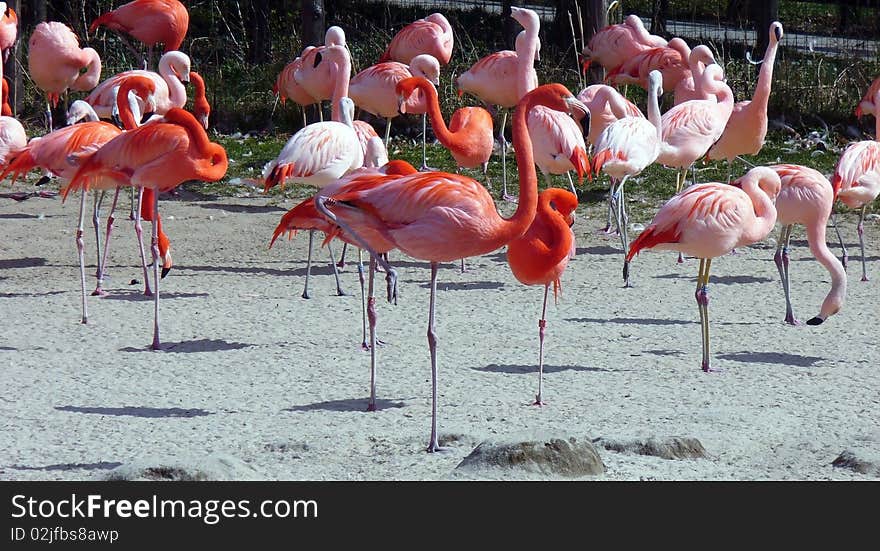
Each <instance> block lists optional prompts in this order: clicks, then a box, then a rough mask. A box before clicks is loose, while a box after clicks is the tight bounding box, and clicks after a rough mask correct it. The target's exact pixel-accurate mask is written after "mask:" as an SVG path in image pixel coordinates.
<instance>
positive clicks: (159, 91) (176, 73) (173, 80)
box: [86, 50, 201, 119]
mask: <svg viewBox="0 0 880 551" xmlns="http://www.w3.org/2000/svg"><path fill="white" fill-rule="evenodd" d="M190 67H191V62H190V58H189V56H188V55H186V54H185V53H183V52H178V51H176V50H174V51H171V52H167V53H165V54H163V55H162V57H161V58H160V59H159V72H158V73H156V72H153V71H144V70H141V69H136V70H133V71H123V72H121V73H118V74H116V75H113V76H112V77H110V78H108V79H106V80H105V81H103V82H102V83H101V84H99V85H98V86H97V87H96V88H95V89H94V90H92V91H91V93H90V94H89V95H88V96H87V97H86V101H87V102H89V104H91V106H92V107H93V108H94V109H95V112H96V113H98V116H99V117H100V118H102V119H110V118H112V117H113V114H114V113H113V110H114V109H113V108H114V107H115V106H116V92H117V90H118V89H119V86H120V85H121V84H122V83H123V82H124V81H125V80H126V79H128V78H131V77H133V76H141V77H147V78H150V79H152V80H153V82H154V83H155V86H156V94H155V98H154V102H155V108H154V109H155V112H156V113H157V114H159V115H164V114H165V113H167V112H168V110H169V109H171V108H172V107H179V108H182V107H183V106H184V105H186V88H185V87H184V83H187V82H189V80H190V75H191V71H190ZM139 105H140V111H141V114H144V113H146V112H147V111H146V110H145V109H144V106H143V104H139ZM199 115H201V114H199ZM199 118H201V116H199Z"/></svg>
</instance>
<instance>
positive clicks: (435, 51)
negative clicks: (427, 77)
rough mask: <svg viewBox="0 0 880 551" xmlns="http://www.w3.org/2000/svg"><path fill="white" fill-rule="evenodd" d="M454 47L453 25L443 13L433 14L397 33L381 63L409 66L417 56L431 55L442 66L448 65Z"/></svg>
mask: <svg viewBox="0 0 880 551" xmlns="http://www.w3.org/2000/svg"><path fill="white" fill-rule="evenodd" d="M452 45H453V35H452V25H450V24H449V20H447V19H446V16H444V15H443V14H442V13H432V14H431V15H429V16H427V17H425V18H424V19H417V20H415V21H413V22H412V23H410V24H409V25H407V26H405V27H404V28H402V29H400V30H399V31H397V34H396V35H394V38H392V39H391V42H390V43H389V44H388V47H387V48H385V51H384V52H383V53H382V55H381V57H379V62H380V63H382V62H385V61H397V62H399V63H403V64H404V65H409V62H410V61H412V58H414V57H416V56H417V55H421V54H429V55H432V56H434V57H435V58H437V61H439V62H440V65H446V64H448V63H449V59H450V58H451V57H452Z"/></svg>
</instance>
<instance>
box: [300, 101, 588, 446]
mask: <svg viewBox="0 0 880 551" xmlns="http://www.w3.org/2000/svg"><path fill="white" fill-rule="evenodd" d="M535 105H546V106H548V107H552V108H554V109H558V110H564V111H570V110H571V109H573V108H574V109H580V110H581V111H586V107H584V105H583V104H582V103H581V102H580V101H578V100H577V99H576V98H575V97H574V96H573V95H572V94H571V92H569V91H568V90H567V89H566V88H565V87H564V86H562V85H560V84H548V85H545V86H540V87H538V88H537V89H535V90H533V91H532V92H530V93H529V94H527V95H526V96H525V97H523V99H522V100H521V103H520V104H519V105H518V106H517V108H516V110H515V111H514V121H513V143H514V149H515V151H516V160H517V163H516V164H517V170H518V172H519V187H520V189H519V204H518V205H517V208H516V212H515V213H514V214H513V216H512V217H511V218H509V219H504V218H501V216H500V215H499V214H498V211H497V209H496V206H495V202H494V201H493V199H492V196H491V195H490V194H489V192H488V191H486V188H485V187H484V186H483V185H481V184H480V183H479V182H477V181H476V180H474V179H472V178H468V177H466V176H462V175H457V174H450V173H446V172H424V173H419V174H413V175H411V176H403V177H400V178H396V179H394V180H392V181H389V182H387V183H384V184H383V185H381V186H376V187H372V188H369V189H365V190H361V191H353V192H350V193H334V194H332V195H330V196H329V197H324V196H322V195H320V194H319V195H318V196H317V198H316V200H315V201H316V206H317V207H318V210H319V211H321V212H322V213H323V214H324V215H326V216H327V217H328V218H330V219H331V221H333V222H335V223H336V224H338V225H339V226H340V227H342V229H343V231H345V232H347V233H348V234H349V235H350V236H351V237H352V238H354V239H355V241H357V242H358V243H360V244H361V246H362V247H363V248H364V249H365V250H368V251H370V252H371V254H373V256H374V257H375V256H377V255H376V254H375V251H374V250H373V248H372V247H371V246H370V243H368V242H367V241H366V240H365V235H364V234H366V235H369V234H370V233H373V232H379V234H380V235H382V236H383V238H385V239H388V240H390V241H391V242H392V243H393V244H394V245H395V246H396V248H398V249H400V250H401V252H403V253H405V254H407V255H409V256H411V257H413V258H416V259H420V260H427V261H429V262H430V263H431V285H430V287H431V300H430V307H429V314H428V347H429V350H430V355H431V382H432V384H431V390H432V392H431V395H432V407H431V413H432V415H431V437H430V440H429V443H428V451H429V452H435V451H439V450H441V448H440V444H439V442H438V439H437V335H436V332H435V330H434V304H435V298H436V294H437V271H438V267H439V263H440V262H450V261H452V260H458V259H461V258H465V257H469V256H476V255H481V254H486V253H488V252H491V251H494V250H497V249H498V248H499V247H502V246H504V245H506V244H507V243H510V241H512V240H513V239H516V238H517V237H520V236H521V235H522V234H524V233H525V232H526V230H527V229H528V228H529V226H531V224H532V221H533V220H534V218H535V211H536V209H537V203H538V189H537V187H538V186H537V177H536V174H535V164H534V158H533V156H532V147H531V141H530V139H529V135H528V128H527V125H526V115H527V113H528V112H529V111H531V109H532V108H533V107H534V106H535ZM381 178H387V176H382V177H381ZM354 228H357V230H355V229H354ZM379 262H380V263H381V264H382V266H383V267H384V268H385V270H386V279H387V280H388V299H389V301H390V300H392V299H394V298H395V297H396V291H395V287H396V272H395V270H394V269H393V268H392V267H391V266H390V265H389V264H388V263H387V262H386V261H385V260H383V259H381V258H380V259H379Z"/></svg>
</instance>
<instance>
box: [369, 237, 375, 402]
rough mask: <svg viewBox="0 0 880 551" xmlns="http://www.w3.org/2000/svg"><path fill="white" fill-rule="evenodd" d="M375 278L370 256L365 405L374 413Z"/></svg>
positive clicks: (372, 256)
mask: <svg viewBox="0 0 880 551" xmlns="http://www.w3.org/2000/svg"><path fill="white" fill-rule="evenodd" d="M375 276H376V256H375V255H372V254H371V255H370V277H369V283H368V287H369V293H368V296H367V318H368V319H369V322H370V401H369V402H368V403H367V411H376V297H375V295H374V293H373V280H374V279H375Z"/></svg>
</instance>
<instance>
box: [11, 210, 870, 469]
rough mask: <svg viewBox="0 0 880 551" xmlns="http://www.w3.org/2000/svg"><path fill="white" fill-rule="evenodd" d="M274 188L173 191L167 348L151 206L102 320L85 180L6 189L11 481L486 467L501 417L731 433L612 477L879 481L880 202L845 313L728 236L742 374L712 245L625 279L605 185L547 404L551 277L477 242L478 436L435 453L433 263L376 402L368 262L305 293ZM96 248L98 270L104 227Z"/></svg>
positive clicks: (385, 329) (448, 401)
mask: <svg viewBox="0 0 880 551" xmlns="http://www.w3.org/2000/svg"><path fill="white" fill-rule="evenodd" d="M295 202H296V201H295V200H289V201H287V202H286V203H283V206H284V207H285V208H289V207H291V206H292V205H293V204H295ZM269 203H270V201H269V199H267V198H266V197H261V196H255V197H253V198H234V199H223V200H218V201H183V200H178V201H163V203H162V207H161V208H162V213H163V215H164V216H165V217H166V219H165V228H166V231H167V232H168V234H169V235H170V236H171V239H172V243H173V252H174V258H175V268H174V270H173V271H172V273H171V275H169V277H168V278H166V279H165V280H163V281H162V282H161V293H162V302H161V323H162V334H161V336H162V341H163V347H164V350H163V351H161V352H151V351H149V350H148V345H149V343H150V339H151V331H152V302H151V300H149V299H144V298H143V297H141V296H140V290H142V287H141V286H138V285H129V281H130V280H131V279H133V278H137V279H138V280H140V279H142V276H141V274H140V273H139V267H138V257H137V255H136V252H135V251H136V249H135V242H134V232H133V231H132V229H131V223H130V222H128V221H127V220H125V219H123V220H120V221H119V222H118V224H117V228H116V231H115V233H114V238H113V244H112V248H111V260H110V266H109V270H110V273H111V276H112V279H110V280H109V282H108V285H107V288H108V290H109V291H110V296H108V297H106V298H101V299H98V298H93V297H90V300H89V307H90V314H91V319H90V323H89V324H88V325H81V324H80V323H79V320H80V306H79V300H80V299H79V297H80V294H79V281H78V270H77V260H76V254H75V248H74V242H73V235H74V227H75V216H76V212H77V206H78V202H77V200H76V199H72V200H69V201H68V203H67V204H64V205H62V204H61V201H60V199H42V198H34V199H29V200H27V201H24V202H21V203H16V202H13V201H11V200H9V199H0V227H2V229H3V236H4V237H3V240H2V242H0V312H2V315H3V318H4V319H3V327H4V329H3V335H2V337H0V367H2V379H3V385H2V387H0V388H2V390H0V419H2V421H0V423H2V425H3V426H2V435H3V436H2V438H0V479H15V480H24V479H65V480H71V479H72V480H81V479H100V478H104V477H106V476H107V473H108V472H109V471H110V469H112V468H114V467H116V466H117V465H120V464H123V465H128V464H130V463H133V462H134V463H137V464H140V462H141V460H142V459H143V458H169V459H168V460H169V461H178V462H184V463H187V462H188V463H189V464H193V465H199V464H200V463H201V462H203V461H204V462H210V461H212V460H213V459H211V458H213V457H215V456H218V455H219V456H221V457H230V456H231V457H233V458H237V459H239V460H241V461H242V462H243V463H244V464H246V465H247V466H248V467H249V468H251V469H253V472H256V473H258V476H260V477H263V478H266V479H293V480H303V479H307V480H312V479H317V480H346V479H373V480H375V479H380V480H388V479H390V480H400V479H450V478H451V479H462V478H465V477H468V476H472V475H464V474H461V473H460V472H456V471H455V467H456V465H457V464H458V463H459V462H460V461H461V459H462V458H463V457H465V456H466V455H467V454H468V453H470V451H471V450H472V449H473V447H475V446H476V445H477V444H478V443H479V442H480V441H481V440H482V439H483V438H485V437H486V436H488V435H492V434H499V433H502V434H503V433H509V432H520V431H523V430H547V431H549V432H551V433H554V434H559V435H578V436H590V437H594V438H595V437H600V436H604V437H608V438H625V437H629V436H644V437H648V436H659V437H662V436H673V435H678V436H692V437H696V438H698V439H699V440H700V441H701V442H702V443H703V445H704V446H705V448H706V450H707V451H708V452H709V454H710V455H711V457H710V458H709V459H699V460H686V461H671V460H663V459H659V458H652V457H643V456H634V455H624V454H618V453H613V452H609V451H605V450H600V452H601V455H602V459H603V461H604V462H605V465H606V467H607V472H606V474H604V475H601V476H598V477H595V478H596V479H599V480H617V479H636V480H638V479H660V480H683V479H702V480H707V479H712V480H716V479H723V480H731V479H734V480H739V479H810V480H812V479H836V480H849V479H855V480H862V479H870V478H876V477H872V476H869V475H861V474H857V473H854V472H852V471H848V470H842V469H838V468H834V467H832V466H831V462H832V461H833V460H834V459H835V458H836V457H837V456H838V455H839V454H840V453H841V452H842V451H844V450H845V449H850V448H856V447H867V448H869V449H874V450H877V449H878V448H880V428H878V427H880V422H878V412H880V409H878V405H880V375H878V373H880V371H878V365H877V363H878V353H877V348H876V316H877V312H878V308H877V306H878V300H880V299H878V293H877V281H880V264H878V263H877V262H876V257H877V248H876V246H877V243H878V238H880V232H878V226H877V224H876V223H870V224H868V226H867V237H868V242H869V246H870V247H871V248H870V250H869V256H870V257H871V260H872V261H873V262H871V263H870V264H869V273H871V274H873V275H874V279H873V280H872V281H870V282H867V283H863V282H860V281H859V275H860V266H859V265H858V258H857V257H858V246H857V241H856V239H857V238H856V233H855V227H854V223H853V220H854V217H853V216H852V215H850V216H848V217H847V221H846V222H845V223H844V225H843V231H844V232H845V236H846V238H847V243H848V244H852V248H851V249H850V254H851V255H852V257H853V258H852V259H851V262H852V264H851V265H850V268H849V275H850V281H849V296H848V297H847V301H846V304H845V306H844V308H843V310H842V311H841V312H840V313H839V314H838V315H837V316H834V317H832V318H831V319H830V320H829V321H827V322H826V323H825V324H824V325H822V326H819V327H806V326H804V327H788V326H786V325H784V324H783V323H782V318H783V314H784V301H783V295H782V291H781V287H780V284H779V282H778V279H777V273H776V268H775V266H774V264H773V261H772V255H773V251H772V250H770V249H766V248H757V247H756V248H748V249H743V250H740V254H738V255H736V256H728V257H724V258H721V259H718V260H717V261H716V262H715V263H714V264H713V274H714V275H713V278H712V282H713V285H712V286H711V288H710V296H711V303H710V317H711V330H712V338H713V340H712V353H713V361H714V366H715V367H718V368H723V369H724V370H725V371H724V372H723V373H715V374H704V373H702V372H701V371H700V369H699V363H700V340H699V339H700V330H699V323H698V319H699V318H698V314H697V309H696V305H695V302H694V297H693V292H694V285H695V274H696V270H697V262H696V261H694V260H692V259H689V260H687V261H686V262H685V263H684V264H682V265H678V264H676V262H675V255H674V253H645V254H642V255H641V256H640V257H639V258H638V259H636V261H635V262H634V264H633V270H634V272H633V274H634V275H633V282H634V284H635V287H634V288H632V289H623V288H621V279H620V269H621V264H622V262H621V255H620V253H619V251H618V247H619V244H618V241H617V239H616V238H610V237H606V236H600V235H597V234H596V232H595V230H596V229H597V228H598V227H599V226H600V225H602V224H601V223H602V222H603V221H604V214H603V212H602V211H601V208H600V207H597V206H591V208H590V209H589V212H586V211H585V209H583V208H582V209H581V212H579V218H578V220H577V224H576V225H575V230H576V234H577V238H578V246H579V250H578V253H579V254H578V256H577V257H576V258H575V259H574V260H573V261H572V262H571V263H570V265H569V268H568V271H567V272H566V273H565V276H564V280H563V285H564V292H563V295H562V297H561V301H560V303H559V306H558V307H551V308H550V309H549V313H548V324H547V334H548V338H547V346H546V361H547V367H546V377H545V400H546V401H547V402H548V403H549V405H548V406H546V407H543V408H536V407H532V406H530V405H528V404H530V403H531V401H532V400H533V398H534V394H535V390H536V387H537V378H536V372H535V370H536V363H537V318H538V314H539V312H540V300H541V295H542V289H540V288H538V287H525V286H523V285H521V284H519V283H518V282H517V281H516V280H515V279H514V278H513V276H512V274H511V273H510V271H509V269H508V267H507V264H506V262H505V256H504V254H503V252H497V253H495V254H490V255H486V256H483V257H480V258H476V259H471V260H469V262H468V266H469V271H468V272H467V273H465V274H460V273H459V272H458V270H457V269H456V268H455V267H454V266H452V265H449V266H447V267H444V268H443V269H442V271H441V275H440V284H439V288H440V290H441V291H440V293H439V296H438V311H437V319H438V331H439V363H440V400H441V402H440V430H441V434H443V435H447V436H448V435H452V436H453V437H454V441H453V442H452V446H453V450H452V451H451V452H448V453H442V454H427V453H425V452H424V446H425V445H426V444H427V440H428V432H429V427H430V425H429V423H430V368H429V357H428V352H427V346H426V339H425V329H426V323H427V306H428V289H427V285H426V283H427V281H428V276H429V270H428V269H427V265H426V264H424V263H422V262H413V261H411V260H410V259H407V258H404V257H403V256H402V255H401V254H399V253H396V254H392V261H393V263H394V264H395V265H396V266H397V267H398V270H399V274H400V303H399V305H398V306H396V307H393V306H391V305H389V304H387V303H386V302H384V301H380V302H379V303H378V304H379V308H378V311H379V332H380V336H381V338H382V339H384V340H385V341H387V342H388V343H389V344H388V345H387V346H385V347H383V348H381V349H380V351H379V358H380V362H381V363H380V367H379V387H378V391H379V398H380V400H381V402H380V404H381V406H382V408H381V410H380V411H378V412H375V413H367V412H365V411H363V410H364V407H365V405H366V397H367V393H368V374H369V370H368V367H369V363H368V362H369V354H368V353H366V352H363V351H361V349H360V341H361V321H360V309H359V308H360V307H359V304H358V296H359V295H358V294H357V278H356V272H355V270H354V266H353V265H351V264H350V265H349V266H348V267H347V268H346V271H345V272H344V273H343V277H344V282H343V283H344V287H345V289H346V290H347V291H349V292H350V293H352V295H351V296H348V297H337V296H335V295H334V291H335V286H334V284H333V278H332V275H331V274H330V271H329V268H328V266H327V263H326V258H327V257H326V253H325V252H323V251H321V252H320V253H319V256H318V257H317V258H318V260H319V263H318V264H316V266H315V272H314V277H313V280H312V293H313V298H312V299H311V300H303V299H301V298H300V293H301V292H302V284H303V277H302V274H303V273H304V266H305V248H306V244H307V242H308V239H307V236H306V235H305V234H300V235H298V236H297V237H296V238H295V239H294V240H292V241H282V242H280V243H278V244H276V246H275V247H274V248H273V249H271V250H267V244H268V241H269V238H270V237H271V235H272V231H273V229H274V227H275V225H276V223H277V222H278V220H279V219H280V216H281V215H282V214H283V210H282V209H280V208H274V207H271V206H269V207H267V205H269ZM503 208H504V209H505V210H508V207H507V206H505V207H503ZM172 216H173V219H171V217H172ZM211 217H212V218H211ZM123 218H124V217H123ZM639 221H640V222H648V220H639ZM147 227H149V225H147ZM802 236H803V232H800V233H799V234H797V236H796V239H797V241H796V245H795V248H794V251H793V261H792V264H791V265H792V283H793V286H794V302H795V311H796V314H797V315H798V316H799V317H800V318H801V319H804V320H805V319H808V318H810V317H812V316H814V315H816V314H817V313H818V308H819V304H820V303H821V300H822V298H823V296H824V295H825V293H826V292H827V290H828V285H829V278H828V275H827V274H826V272H825V271H824V270H823V269H822V267H821V266H820V265H819V264H818V263H816V262H815V261H813V260H812V258H811V257H810V256H809V251H808V249H807V248H806V245H805V243H804V242H803V241H802V239H803V237H802ZM86 246H87V249H86V250H87V262H88V264H89V270H88V273H89V274H93V273H94V262H95V261H94V249H93V247H94V240H93V237H92V234H91V231H90V230H87V232H86ZM835 250H836V249H835ZM337 252H338V245H337ZM348 258H349V259H352V258H354V255H349V257H348ZM88 281H89V286H90V287H89V288H90V289H91V288H92V287H93V286H94V278H93V277H89V280H88ZM383 283H384V282H383ZM380 289H384V285H381V286H380ZM209 456H210V457H209ZM244 475H247V476H244ZM252 476H253V474H252V473H250V472H247V473H243V478H245V477H247V478H251V477H252ZM499 476H510V477H515V478H528V477H529V475H524V474H520V473H511V474H509V475H499Z"/></svg>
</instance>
